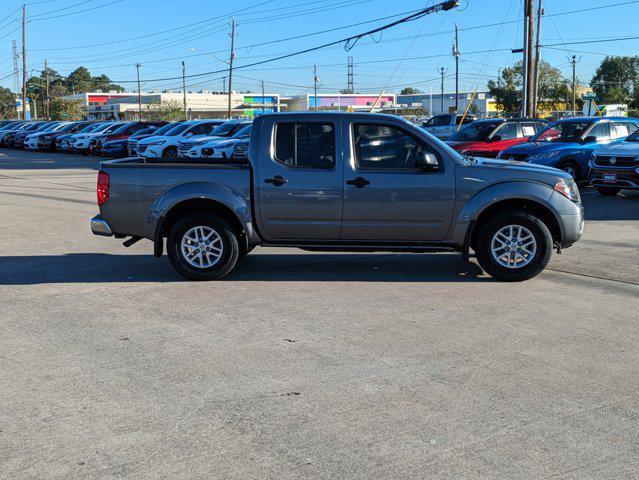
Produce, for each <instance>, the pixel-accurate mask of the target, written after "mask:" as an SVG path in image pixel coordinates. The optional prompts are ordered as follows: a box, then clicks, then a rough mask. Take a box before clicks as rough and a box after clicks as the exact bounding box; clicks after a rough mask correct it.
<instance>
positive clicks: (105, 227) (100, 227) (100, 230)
mask: <svg viewBox="0 0 639 480" xmlns="http://www.w3.org/2000/svg"><path fill="white" fill-rule="evenodd" d="M91 231H92V232H93V235H101V236H103V237H111V236H113V231H112V230H111V226H110V225H109V224H108V223H107V221H106V220H104V219H103V218H102V215H99V214H98V215H96V216H95V217H93V218H92V219H91Z"/></svg>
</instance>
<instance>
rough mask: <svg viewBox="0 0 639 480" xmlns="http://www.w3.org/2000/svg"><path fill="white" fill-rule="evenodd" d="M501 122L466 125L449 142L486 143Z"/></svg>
mask: <svg viewBox="0 0 639 480" xmlns="http://www.w3.org/2000/svg"><path fill="white" fill-rule="evenodd" d="M499 125H501V122H474V123H471V124H470V125H466V126H465V127H464V128H462V129H461V130H460V131H458V132H457V133H454V134H453V135H452V136H451V137H450V138H449V139H448V140H457V141H465V142H468V141H485V140H487V139H488V137H489V136H490V134H491V133H492V132H493V131H494V130H495V128H496V127H497V126H499Z"/></svg>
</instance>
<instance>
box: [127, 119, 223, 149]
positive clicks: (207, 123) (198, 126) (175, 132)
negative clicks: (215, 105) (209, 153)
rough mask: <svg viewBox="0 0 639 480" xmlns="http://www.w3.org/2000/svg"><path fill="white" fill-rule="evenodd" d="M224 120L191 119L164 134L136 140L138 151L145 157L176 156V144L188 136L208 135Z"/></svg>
mask: <svg viewBox="0 0 639 480" xmlns="http://www.w3.org/2000/svg"><path fill="white" fill-rule="evenodd" d="M225 121H226V120H222V119H214V120H193V121H190V122H184V123H182V124H181V125H178V126H176V127H175V128H174V129H172V130H169V131H168V132H166V133H165V134H164V135H161V136H152V137H149V138H145V139H144V140H140V141H139V142H138V153H139V154H140V155H141V156H143V157H147V158H158V157H177V156H178V144H179V143H180V142H181V141H183V140H186V139H188V138H196V137H202V136H205V135H209V134H210V133H211V131H213V130H214V129H215V127H217V126H218V125H221V124H222V123H224V122H225Z"/></svg>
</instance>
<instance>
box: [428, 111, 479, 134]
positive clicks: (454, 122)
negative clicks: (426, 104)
mask: <svg viewBox="0 0 639 480" xmlns="http://www.w3.org/2000/svg"><path fill="white" fill-rule="evenodd" d="M477 118H478V117H477V115H466V117H464V116H463V115H459V114H455V113H445V114H443V115H435V116H433V117H431V118H430V119H429V120H428V121H427V122H426V123H424V124H423V125H422V128H423V129H424V130H426V131H427V132H428V133H430V134H431V135H434V136H436V137H437V138H439V139H440V140H446V139H447V138H448V137H450V136H451V135H452V134H453V133H455V132H456V131H458V130H459V129H460V124H461V127H464V126H465V125H468V124H469V123H473V122H474V121H476V120H477Z"/></svg>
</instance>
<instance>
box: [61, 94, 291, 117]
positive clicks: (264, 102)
mask: <svg viewBox="0 0 639 480" xmlns="http://www.w3.org/2000/svg"><path fill="white" fill-rule="evenodd" d="M65 98H68V99H73V100H80V101H82V102H83V105H84V108H85V109H86V112H87V117H88V118H89V119H91V120H132V119H137V117H138V111H139V106H138V94H137V93H135V92H127V93H100V92H94V93H86V94H78V95H69V96H67V97H65ZM228 98H229V97H228V94H226V93H210V92H197V93H191V92H189V93H187V94H186V108H187V112H188V115H189V118H193V119H197V118H217V117H225V116H226V115H227V112H228ZM139 99H140V103H141V104H142V116H144V115H145V113H146V114H147V115H151V114H153V113H154V112H157V111H158V110H161V109H165V108H171V107H173V108H180V109H182V108H183V105H184V96H183V94H182V92H150V93H141V94H140V98H139ZM280 109H281V104H280V96H279V94H264V96H262V94H254V93H232V94H231V113H232V115H233V116H234V117H243V118H252V117H254V116H255V115H259V114H260V113H269V112H278V111H280Z"/></svg>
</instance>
